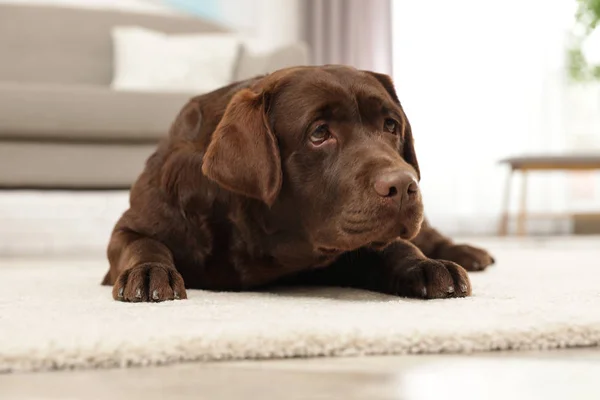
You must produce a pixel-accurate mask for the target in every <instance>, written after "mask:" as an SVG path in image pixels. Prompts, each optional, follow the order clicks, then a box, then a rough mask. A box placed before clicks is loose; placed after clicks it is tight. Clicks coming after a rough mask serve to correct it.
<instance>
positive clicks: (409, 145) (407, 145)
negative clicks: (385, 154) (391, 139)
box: [367, 71, 421, 179]
mask: <svg viewBox="0 0 600 400" xmlns="http://www.w3.org/2000/svg"><path fill="white" fill-rule="evenodd" d="M367 72H368V73H369V74H371V75H372V76H373V77H374V78H375V79H377V80H378V81H379V83H381V85H382V86H383V88H384V89H385V90H386V92H388V94H389V95H390V97H391V98H392V100H394V102H395V103H396V104H398V106H399V107H400V109H402V105H401V104H400V100H399V99H398V95H397V94H396V89H394V82H392V78H390V77H389V76H388V75H385V74H379V73H377V72H370V71H367ZM402 115H403V117H404V121H402V123H403V124H402V125H403V130H404V131H403V132H402V137H403V138H404V143H403V145H402V151H403V154H402V158H404V160H405V161H406V162H407V163H409V164H410V165H411V166H412V167H413V168H414V169H415V171H416V172H417V177H418V178H419V179H421V171H420V170H419V162H418V161H417V153H415V145H414V143H413V136H412V129H411V128H410V122H408V118H407V117H406V114H405V113H404V110H402Z"/></svg>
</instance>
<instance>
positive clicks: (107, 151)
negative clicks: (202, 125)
mask: <svg viewBox="0 0 600 400" xmlns="http://www.w3.org/2000/svg"><path fill="white" fill-rule="evenodd" d="M155 149H156V146H155V145H153V144H126V143H121V144H116V143H115V144H104V143H93V144H89V143H76V144H73V143H36V142H27V143H23V142H2V141H0V188H24V189H127V188H129V186H130V185H131V184H132V183H133V182H135V180H136V179H137V177H138V176H139V174H140V173H141V172H142V170H143V169H144V163H145V162H146V159H147V158H148V157H149V156H150V155H151V154H152V153H153V152H154V150H155Z"/></svg>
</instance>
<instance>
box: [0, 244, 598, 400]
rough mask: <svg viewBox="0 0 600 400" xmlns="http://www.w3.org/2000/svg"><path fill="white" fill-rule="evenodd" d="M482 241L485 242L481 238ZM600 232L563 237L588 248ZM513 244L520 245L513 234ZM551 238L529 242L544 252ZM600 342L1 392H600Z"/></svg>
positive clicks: (207, 366)
mask: <svg viewBox="0 0 600 400" xmlns="http://www.w3.org/2000/svg"><path fill="white" fill-rule="evenodd" d="M479 242H480V244H484V243H481V241H479ZM597 243H599V238H598V237H591V238H588V239H585V240H577V241H566V242H565V243H562V246H564V247H565V248H567V249H570V250H572V251H575V252H576V251H577V249H578V248H589V246H596V245H597ZM503 245H505V246H521V243H519V242H517V241H515V240H507V241H504V242H503ZM550 245H553V246H554V245H556V239H554V240H552V241H546V240H540V241H530V242H529V243H528V245H527V246H528V247H536V248H538V247H539V248H540V249H543V248H544V247H547V246H550ZM598 377H600V348H581V349H569V350H556V351H547V352H496V353H479V354H471V355H464V354H463V355H404V356H385V357H357V358H314V359H288V360H265V361H241V362H240V361H237V362H215V363H187V364H179V365H170V366H162V367H148V368H131V369H108V370H88V371H63V372H44V373H22V374H6V375H0V399H2V400H9V399H19V400H33V399H48V400H54V399H83V398H85V399H88V400H94V399H105V398H110V399H114V400H116V399H137V398H143V399H145V400H154V399H164V398H168V399H188V398H189V399H204V398H206V399H208V398H211V399H212V398H218V399H223V400H229V399H277V400H279V399H348V400H351V399H369V400H379V399H406V400H421V399H436V400H437V399H440V398H443V399H453V398H460V399H461V400H470V399H473V400H482V399H486V400H495V399H503V400H505V399H511V400H514V399H549V400H551V399H560V400H563V399H578V400H580V399H600V385H598Z"/></svg>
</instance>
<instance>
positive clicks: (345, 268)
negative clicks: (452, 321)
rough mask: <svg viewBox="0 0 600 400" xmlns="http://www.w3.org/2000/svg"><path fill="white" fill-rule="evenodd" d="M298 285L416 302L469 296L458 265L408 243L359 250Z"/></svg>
mask: <svg viewBox="0 0 600 400" xmlns="http://www.w3.org/2000/svg"><path fill="white" fill-rule="evenodd" d="M301 278H302V279H299V280H298V281H297V282H298V283H301V284H320V285H338V286H348V287H355V288H360V289H367V290H372V291H375V292H381V293H387V294H393V295H397V296H403V297H414V298H420V299H438V298H447V297H465V296H469V295H470V294H471V283H470V281H469V276H468V274H467V271H466V270H465V269H464V268H462V267H461V266H460V265H458V264H456V263H454V262H452V261H445V260H434V259H431V258H428V257H426V256H425V255H424V254H423V253H422V252H421V251H420V250H419V249H418V248H417V247H416V246H415V245H413V244H412V243H410V242H408V241H405V240H400V239H398V240H397V241H395V242H393V243H392V244H390V245H389V246H387V247H386V248H385V249H383V250H374V249H369V248H363V249H359V250H357V251H353V252H350V253H346V254H344V255H342V256H341V257H340V258H339V259H338V260H337V261H336V262H335V263H334V264H333V265H331V266H330V267H327V268H325V269H322V270H316V271H313V272H311V273H309V274H306V275H304V276H302V277H301Z"/></svg>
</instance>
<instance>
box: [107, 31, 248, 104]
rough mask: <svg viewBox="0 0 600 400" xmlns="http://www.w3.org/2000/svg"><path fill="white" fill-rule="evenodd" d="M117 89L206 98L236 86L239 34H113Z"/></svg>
mask: <svg viewBox="0 0 600 400" xmlns="http://www.w3.org/2000/svg"><path fill="white" fill-rule="evenodd" d="M112 38H113V45H114V71H113V72H114V76H113V82H112V88H113V89H115V90H134V91H168V92H192V93H198V94H201V93H206V92H209V91H211V90H214V89H217V88H220V87H222V86H225V85H227V84H229V83H231V81H232V78H233V73H234V69H235V65H236V61H237V58H238V56H239V52H240V46H241V43H240V40H239V38H238V37H237V36H236V35H234V34H227V33H203V34H179V35H167V34H165V33H162V32H157V31H153V30H150V29H146V28H141V27H126V26H124V27H115V28H113V29H112Z"/></svg>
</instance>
